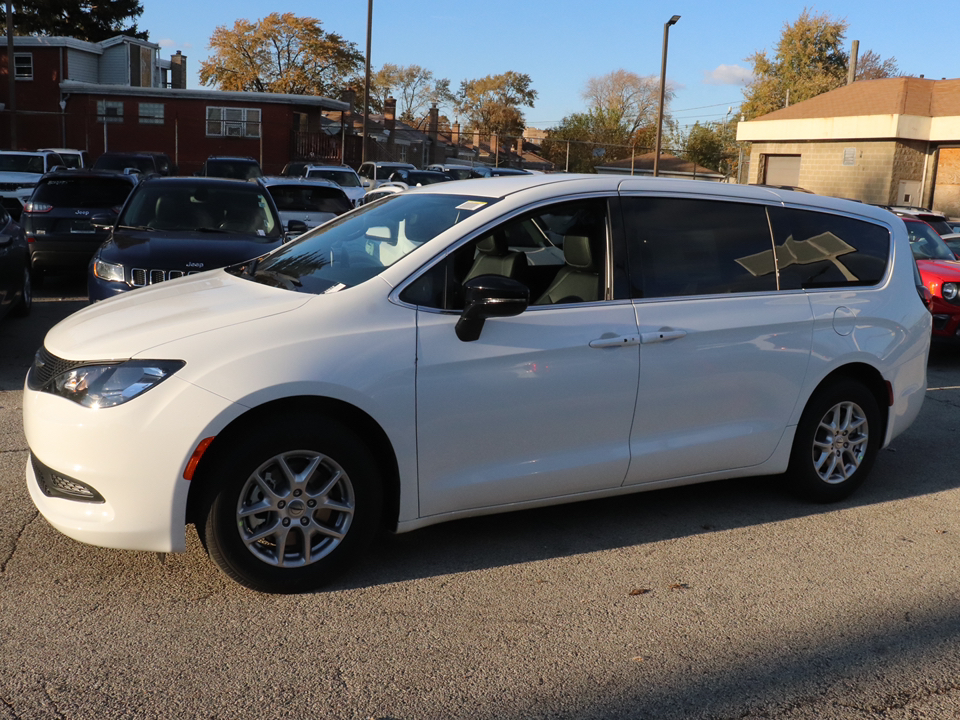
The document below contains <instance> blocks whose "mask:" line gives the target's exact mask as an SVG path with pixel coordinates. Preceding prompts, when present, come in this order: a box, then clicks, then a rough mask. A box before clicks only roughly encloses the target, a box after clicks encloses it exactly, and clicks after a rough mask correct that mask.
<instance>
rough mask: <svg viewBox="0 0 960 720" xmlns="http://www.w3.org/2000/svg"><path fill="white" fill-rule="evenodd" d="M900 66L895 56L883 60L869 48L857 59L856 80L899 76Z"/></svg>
mask: <svg viewBox="0 0 960 720" xmlns="http://www.w3.org/2000/svg"><path fill="white" fill-rule="evenodd" d="M900 74H901V73H900V68H899V67H897V59H896V58H895V57H890V58H887V59H886V60H881V59H880V56H879V55H878V54H877V53H875V52H874V51H873V50H867V51H866V52H865V53H863V55H861V56H860V57H859V59H858V60H857V73H856V75H855V77H854V79H856V80H877V79H879V78H888V77H898V76H899V75H900Z"/></svg>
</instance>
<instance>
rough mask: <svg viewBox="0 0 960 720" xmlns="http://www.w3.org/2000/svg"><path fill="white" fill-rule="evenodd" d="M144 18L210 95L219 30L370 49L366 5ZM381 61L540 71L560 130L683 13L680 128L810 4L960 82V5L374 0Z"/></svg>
mask: <svg viewBox="0 0 960 720" xmlns="http://www.w3.org/2000/svg"><path fill="white" fill-rule="evenodd" d="M141 2H142V5H143V7H144V13H143V15H142V17H141V18H140V21H139V26H140V28H141V29H144V30H148V31H149V33H150V40H151V41H153V42H155V43H158V44H160V45H161V56H162V57H168V56H169V55H172V54H173V53H175V52H176V51H177V50H180V51H182V52H183V54H185V55H187V57H188V60H187V65H188V71H189V73H190V75H189V79H188V85H189V86H191V87H200V85H199V81H198V80H197V75H196V72H197V70H198V69H199V67H200V62H201V61H202V60H203V59H204V58H206V57H207V55H208V53H209V49H208V44H209V40H210V36H211V35H212V34H213V31H214V29H215V28H216V27H217V26H218V25H225V26H227V27H232V26H233V23H234V21H235V20H237V19H241V18H243V19H248V20H256V19H259V18H262V17H264V16H266V15H268V14H270V13H271V12H293V13H295V14H297V15H301V16H310V17H315V18H318V19H320V20H321V21H322V22H323V27H324V29H325V30H327V31H328V32H337V33H340V34H341V35H343V36H344V37H345V38H346V39H348V40H350V41H352V42H354V43H356V45H357V47H358V48H359V49H360V50H361V52H363V51H364V49H365V47H366V28H367V1H366V0H327V1H323V0H314V1H312V2H307V1H306V0H291V1H290V2H287V3H278V2H275V1H274V0H256V1H254V0H233V1H232V2H223V3H208V2H202V1H198V0H190V1H188V0H141ZM373 6H374V7H373V41H372V53H371V63H372V65H373V67H374V69H376V68H377V67H379V66H381V65H383V64H384V63H388V62H392V63H395V64H398V65H414V64H416V65H420V66H422V67H425V68H427V69H429V70H431V71H433V73H434V75H435V76H437V77H445V78H449V79H450V81H451V86H452V87H453V88H454V89H456V88H457V87H458V86H459V85H460V81H461V80H466V79H474V78H480V77H483V76H485V75H494V74H499V73H503V72H506V71H508V70H513V71H516V72H523V73H527V74H528V75H530V77H531V79H532V87H533V88H534V89H535V90H536V91H537V93H538V99H537V102H536V105H535V107H533V108H525V110H524V111H525V114H526V118H527V124H528V125H530V126H533V127H540V128H548V127H552V126H554V125H556V124H558V123H559V122H560V121H561V120H562V119H563V118H564V117H565V116H567V115H570V114H571V113H574V112H581V111H583V110H585V109H586V105H585V103H584V101H583V100H582V98H581V93H582V91H583V88H584V86H585V84H586V82H587V81H588V80H589V79H590V78H591V77H596V76H600V75H605V74H607V73H609V72H612V71H614V70H617V69H620V68H623V69H625V70H629V71H631V72H635V73H637V74H639V75H653V76H657V77H658V76H659V74H660V59H661V53H662V47H663V26H664V23H665V22H666V21H667V20H668V19H669V18H670V16H671V15H680V16H681V18H680V21H679V22H678V23H677V24H676V25H674V26H673V27H672V28H671V29H670V40H669V57H668V62H667V79H668V81H669V82H671V83H672V84H673V85H674V86H675V87H676V90H677V95H676V98H675V100H674V102H673V104H672V106H671V110H672V112H673V114H674V116H675V117H676V119H677V120H678V121H679V122H680V124H681V125H692V124H693V123H694V122H696V121H700V122H709V121H712V120H722V119H723V118H724V116H725V114H726V113H727V109H728V108H729V107H733V109H734V111H736V107H737V105H739V103H740V102H741V101H742V100H743V78H744V77H748V76H749V71H750V63H748V62H747V61H746V58H747V57H748V56H750V55H751V54H753V53H754V52H755V51H757V50H767V51H768V54H769V55H772V54H773V52H772V50H773V48H774V46H775V44H776V42H777V41H778V39H779V38H780V34H781V32H782V30H783V27H784V25H785V24H788V23H792V22H793V21H794V20H796V19H797V17H799V15H800V14H801V13H802V12H803V10H804V8H809V9H810V10H811V11H813V12H815V13H827V14H829V15H830V16H831V17H833V18H835V19H845V20H846V21H847V23H848V31H847V38H846V41H845V43H846V46H847V50H848V51H849V49H850V44H851V42H852V41H853V40H859V41H860V52H861V53H863V52H865V51H866V50H874V51H875V52H877V53H878V54H879V55H880V56H881V57H882V58H888V57H891V56H892V57H895V58H896V60H897V63H898V65H899V67H900V69H901V71H902V72H906V73H910V74H915V75H920V74H923V75H924V76H925V77H928V78H936V79H939V78H942V77H960V53H958V52H957V50H956V44H955V43H953V42H951V41H950V40H949V36H950V35H949V33H948V32H946V31H942V30H941V31H939V32H938V28H940V27H944V28H950V27H955V26H956V25H957V23H958V20H960V3H958V2H957V0H928V2H926V3H924V4H923V6H922V8H920V7H917V8H915V9H912V10H911V9H910V6H908V5H907V6H905V5H904V4H903V2H893V1H892V0H873V1H865V0H833V1H832V2H831V3H829V4H820V5H816V4H811V3H810V2H809V1H808V0H807V1H801V2H794V1H793V0H774V1H773V2H771V1H770V0H763V1H762V2H761V1H760V0H730V1H729V2H726V3H722V2H717V1H716V0H712V1H710V2H707V1H704V0H667V2H663V3H660V2H657V3H654V2H644V1H643V0H640V1H639V2H638V1H637V0H551V1H549V2H547V1H545V0H519V1H518V0H481V2H462V0H416V2H407V1H404V2H401V1H400V0H374V3H373Z"/></svg>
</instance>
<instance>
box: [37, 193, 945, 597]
mask: <svg viewBox="0 0 960 720" xmlns="http://www.w3.org/2000/svg"><path fill="white" fill-rule="evenodd" d="M914 277H915V265H914V261H913V257H912V255H911V252H910V248H909V245H908V239H907V234H906V231H905V229H904V225H903V222H902V221H901V220H900V219H899V218H897V217H896V216H895V215H893V214H891V213H889V212H887V211H886V210H882V209H879V208H875V207H871V206H869V205H866V204H862V203H854V202H848V201H843V200H835V199H831V198H822V197H817V196H815V195H810V194H803V193H794V192H790V191H781V190H770V189H767V188H759V187H746V186H735V185H725V184H719V183H707V182H695V181H686V180H663V179H643V178H632V177H631V178H623V177H615V176H596V175H594V176H577V175H531V176H518V177H504V178H493V179H484V180H464V181H462V182H456V183H440V184H436V185H430V186H426V187H422V188H413V189H410V190H408V191H406V192H403V193H398V194H396V195H393V196H390V197H387V198H385V199H383V200H381V201H379V202H376V203H373V204H369V205H364V206H362V207H360V208H357V209H356V210H353V211H351V212H349V213H347V214H345V215H342V216H340V217H339V218H337V219H335V220H333V221H331V222H329V223H327V224H325V225H323V226H322V227H320V228H317V229H316V230H314V231H312V232H309V233H307V234H305V235H303V236H301V237H300V238H298V239H297V240H295V241H294V242H291V243H288V244H286V245H283V246H281V247H279V248H277V249H276V250H274V251H272V252H270V253H269V254H267V255H265V256H262V257H260V258H258V259H256V260H253V261H250V262H247V263H244V264H242V265H237V266H233V267H228V268H226V269H222V270H213V271H210V272H205V273H201V274H197V275H192V276H188V277H184V278H181V279H178V280H172V281H169V282H165V283H163V284H161V285H157V286H154V287H150V288H145V289H142V290H136V291H133V292H129V293H124V295H122V296H120V297H117V298H115V299H111V300H108V301H105V302H102V303H98V304H96V305H94V306H91V307H89V308H86V309H84V310H82V311H80V312H78V313H77V314H75V315H73V316H71V317H69V318H67V319H66V320H64V321H63V322H61V323H60V324H59V325H57V326H56V327H54V328H53V329H52V330H51V331H50V332H49V333H48V335H47V336H46V339H45V340H44V344H43V347H42V348H41V349H40V350H39V352H38V353H37V356H36V360H35V363H34V365H33V367H32V369H31V370H30V372H29V375H28V377H27V382H26V389H25V391H24V400H23V415H24V428H25V432H26V437H27V441H28V444H29V447H30V458H29V461H28V463H27V467H26V477H27V484H28V486H29V491H30V495H31V497H32V499H33V502H34V503H35V504H36V506H37V507H38V508H39V510H40V512H41V513H42V514H43V516H44V517H45V518H46V519H47V521H48V522H50V523H51V524H52V525H53V526H54V527H56V528H57V529H59V530H60V531H62V532H63V533H65V534H67V535H69V536H70V537H73V538H76V539H77V540H81V541H83V542H89V543H93V544H97V545H103V546H107V547H115V548H130V549H137V550H152V551H158V552H170V551H183V550H184V549H185V545H186V541H185V526H186V525H187V524H188V523H194V524H196V526H197V529H198V531H199V534H200V537H201V538H202V539H203V541H204V544H205V546H206V548H207V549H208V551H209V553H210V555H211V557H212V558H213V559H214V561H215V562H216V563H217V564H218V565H219V566H220V567H221V568H222V569H223V571H224V572H226V573H227V574H228V575H229V576H231V577H232V578H234V579H235V580H237V581H239V582H241V583H243V584H245V585H247V586H249V587H251V588H255V589H258V590H263V591H270V592H301V591H305V590H309V589H312V588H315V587H318V586H320V585H321V584H323V583H324V582H326V581H328V580H329V578H330V577H332V575H333V573H334V571H335V570H337V569H340V568H343V567H344V566H346V565H348V564H349V563H351V562H352V561H353V560H354V558H355V557H356V556H357V553H358V551H359V550H361V548H362V547H363V546H364V545H365V544H366V543H367V542H368V541H369V540H370V539H371V538H372V537H373V536H374V535H375V534H376V533H377V532H378V531H379V530H381V529H383V528H386V529H389V530H392V531H396V532H404V531H408V530H413V529H416V528H420V527H423V526H425V525H429V524H432V523H437V522H441V521H444V520H449V519H452V518H460V517H465V516H471V515H482V514H487V513H494V512H501V511H506V510H517V509H521V508H529V507H534V506H539V505H546V504H551V503H562V502H571V501H576V500H583V499H588V498H597V497H606V496H612V495H617V494H621V493H629V492H636V491H641V490H649V489H653V488H662V487H666V486H672V485H683V484H690V483H697V482H703V481H708V480H715V479H719V478H729V477H736V476H747V475H779V474H785V479H786V480H787V481H788V482H789V484H790V485H791V486H792V487H793V488H794V489H795V490H797V491H799V492H801V493H802V494H804V495H805V496H807V497H809V498H811V499H813V500H815V501H830V500H837V499H840V498H843V497H846V496H847V495H849V493H851V492H852V491H853V490H854V489H855V488H856V487H857V486H858V485H859V484H860V483H861V482H862V481H863V480H864V478H865V477H866V475H867V474H868V473H869V471H870V467H871V465H872V464H873V462H874V460H875V458H876V457H877V452H878V450H879V449H880V448H882V447H884V446H885V445H887V444H888V443H889V442H890V441H891V440H892V439H893V438H894V437H896V436H897V435H898V434H899V433H901V432H903V431H904V430H905V429H906V428H907V427H908V426H909V425H910V423H911V422H912V421H913V420H914V418H915V417H916V416H917V413H918V412H919V410H920V406H921V403H922V402H923V397H924V393H925V389H926V361H927V354H928V350H929V342H930V329H931V317H930V313H929V312H928V311H927V309H926V308H925V306H924V304H923V302H922V300H921V298H920V296H919V294H918V292H917V289H916V285H915V280H914Z"/></svg>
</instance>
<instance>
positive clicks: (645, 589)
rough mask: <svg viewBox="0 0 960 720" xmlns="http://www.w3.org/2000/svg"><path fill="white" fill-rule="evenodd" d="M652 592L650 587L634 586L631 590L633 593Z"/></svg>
mask: <svg viewBox="0 0 960 720" xmlns="http://www.w3.org/2000/svg"><path fill="white" fill-rule="evenodd" d="M648 592H650V588H634V589H633V590H631V591H630V594H631V595H646V594H647V593H648Z"/></svg>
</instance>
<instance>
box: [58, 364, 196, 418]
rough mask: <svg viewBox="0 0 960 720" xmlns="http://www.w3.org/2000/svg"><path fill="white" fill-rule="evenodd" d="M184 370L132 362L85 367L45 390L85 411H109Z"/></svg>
mask: <svg viewBox="0 0 960 720" xmlns="http://www.w3.org/2000/svg"><path fill="white" fill-rule="evenodd" d="M183 366H184V363H183V362H182V361H180V360H128V361H127V362H124V363H116V364H104V365H82V366H80V367H76V368H73V369H71V370H67V371H65V372H62V373H60V374H59V375H57V376H56V377H54V378H52V379H51V380H50V381H49V382H48V383H46V384H45V385H44V387H43V389H44V390H45V391H46V392H49V393H53V394H54V395H59V396H60V397H64V398H67V399H68V400H73V401H74V402H75V403H79V404H80V405H83V406H84V407H88V408H108V407H114V406H116V405H122V404H123V403H125V402H127V401H128V400H133V399H134V398H135V397H137V396H138V395H142V394H143V393H145V392H146V391H147V390H149V389H150V388H153V387H156V386H157V385H159V384H160V383H162V382H163V381H164V380H166V379H167V378H168V377H170V376H171V375H173V373H175V372H176V371H177V370H179V369H180V368H182V367H183Z"/></svg>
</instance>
